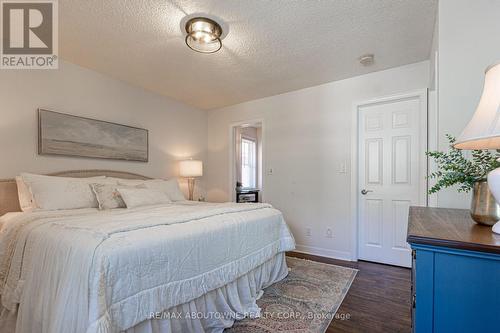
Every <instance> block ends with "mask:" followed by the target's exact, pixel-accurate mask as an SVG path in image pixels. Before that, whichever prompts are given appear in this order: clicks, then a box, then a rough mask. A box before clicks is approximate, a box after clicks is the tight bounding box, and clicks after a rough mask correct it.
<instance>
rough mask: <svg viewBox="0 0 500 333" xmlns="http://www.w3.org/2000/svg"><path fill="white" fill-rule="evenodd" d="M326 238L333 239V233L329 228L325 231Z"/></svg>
mask: <svg viewBox="0 0 500 333" xmlns="http://www.w3.org/2000/svg"><path fill="white" fill-rule="evenodd" d="M326 238H333V231H332V229H331V228H327V229H326Z"/></svg>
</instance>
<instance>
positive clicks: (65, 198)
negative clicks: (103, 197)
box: [21, 173, 106, 210]
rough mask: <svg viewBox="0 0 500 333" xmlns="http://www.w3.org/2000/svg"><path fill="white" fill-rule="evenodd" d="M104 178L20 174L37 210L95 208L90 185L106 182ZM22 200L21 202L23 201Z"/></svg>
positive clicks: (95, 200)
mask: <svg viewBox="0 0 500 333" xmlns="http://www.w3.org/2000/svg"><path fill="white" fill-rule="evenodd" d="M105 178H106V177H104V176H99V177H92V178H69V177H55V176H42V175H35V174H29V173H22V174H21V179H22V181H23V182H24V183H25V184H26V186H27V187H28V188H29V191H30V193H31V195H32V200H33V202H34V207H33V208H34V209H37V210H60V209H79V208H97V207H98V202H97V199H96V197H95V195H94V193H93V192H92V189H91V188H90V183H91V182H92V183H95V182H96V181H97V180H98V179H99V180H100V181H99V182H104V183H105V182H106V180H105ZM23 196H24V195H23ZM25 199H26V198H24V199H23V200H25Z"/></svg>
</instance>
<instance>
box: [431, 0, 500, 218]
mask: <svg viewBox="0 0 500 333" xmlns="http://www.w3.org/2000/svg"><path fill="white" fill-rule="evenodd" d="M499 15H500V1H498V0H474V1H470V0H440V1H439V19H438V22H439V27H438V35H439V41H438V50H439V60H438V62H439V63H438V104H439V109H438V113H439V116H438V137H439V149H441V150H446V149H447V143H446V139H445V134H452V135H455V136H458V135H459V134H460V133H461V131H462V130H463V128H464V127H465V125H466V124H467V122H468V121H469V120H470V118H471V117H472V114H473V113H474V111H475V108H476V106H477V103H478V102H479V98H480V96H481V92H482V87H483V79H484V70H485V68H486V67H487V66H488V65H490V64H492V63H496V62H498V61H500V42H499V40H500V39H499V35H500V19H499V17H500V16H499ZM438 205H439V206H441V207H457V208H468V207H469V206H470V197H469V195H460V194H458V193H457V192H456V190H455V189H450V190H445V191H442V192H440V193H439V195H438Z"/></svg>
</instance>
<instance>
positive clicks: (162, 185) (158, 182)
mask: <svg viewBox="0 0 500 333" xmlns="http://www.w3.org/2000/svg"><path fill="white" fill-rule="evenodd" d="M117 180H118V184H120V185H125V186H139V185H140V186H144V187H146V188H149V189H152V190H157V191H162V192H164V193H165V194H166V195H167V196H168V197H169V198H170V200H172V201H184V200H186V198H185V197H184V194H182V191H181V189H180V188H179V183H178V182H177V179H175V178H172V179H169V180H163V179H148V180H137V179H117Z"/></svg>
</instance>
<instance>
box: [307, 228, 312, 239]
mask: <svg viewBox="0 0 500 333" xmlns="http://www.w3.org/2000/svg"><path fill="white" fill-rule="evenodd" d="M306 236H307V237H311V228H306Z"/></svg>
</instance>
